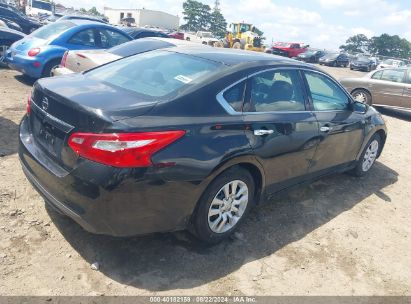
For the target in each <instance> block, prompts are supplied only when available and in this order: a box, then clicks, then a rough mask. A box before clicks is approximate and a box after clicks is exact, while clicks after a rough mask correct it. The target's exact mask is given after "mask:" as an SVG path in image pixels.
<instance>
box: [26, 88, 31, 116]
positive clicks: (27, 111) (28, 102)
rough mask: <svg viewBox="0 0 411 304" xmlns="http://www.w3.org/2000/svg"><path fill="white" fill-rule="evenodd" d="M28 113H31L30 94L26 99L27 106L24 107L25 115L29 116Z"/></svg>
mask: <svg viewBox="0 0 411 304" xmlns="http://www.w3.org/2000/svg"><path fill="white" fill-rule="evenodd" d="M30 112H31V93H30V94H29V97H28V98H27V106H26V113H27V115H30Z"/></svg>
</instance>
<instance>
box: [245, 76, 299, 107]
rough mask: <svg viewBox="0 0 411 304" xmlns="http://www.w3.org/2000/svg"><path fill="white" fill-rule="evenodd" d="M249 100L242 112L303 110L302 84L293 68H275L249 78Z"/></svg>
mask: <svg viewBox="0 0 411 304" xmlns="http://www.w3.org/2000/svg"><path fill="white" fill-rule="evenodd" d="M249 84H250V101H249V102H248V103H247V104H246V105H245V106H244V112H272V111H275V112H278V111H305V102H304V94H303V86H302V82H301V78H300V75H299V73H298V72H297V71H295V70H283V71H281V70H275V71H268V72H263V73H260V74H258V75H256V76H253V77H251V78H250V79H249Z"/></svg>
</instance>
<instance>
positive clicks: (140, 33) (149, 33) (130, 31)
mask: <svg viewBox="0 0 411 304" xmlns="http://www.w3.org/2000/svg"><path fill="white" fill-rule="evenodd" d="M118 28H119V29H121V30H122V31H124V32H125V33H127V35H129V36H131V38H133V39H141V38H148V37H160V38H169V37H168V35H166V34H165V33H163V32H161V31H159V30H153V29H147V28H139V27H126V26H124V27H118Z"/></svg>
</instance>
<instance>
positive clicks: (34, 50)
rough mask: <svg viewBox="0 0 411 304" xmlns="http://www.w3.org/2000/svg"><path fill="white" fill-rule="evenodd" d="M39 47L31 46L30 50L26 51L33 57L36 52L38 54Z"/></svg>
mask: <svg viewBox="0 0 411 304" xmlns="http://www.w3.org/2000/svg"><path fill="white" fill-rule="evenodd" d="M40 51H41V50H40V48H32V49H30V51H29V52H28V53H27V54H28V55H29V56H30V57H35V56H37V55H38V54H40Z"/></svg>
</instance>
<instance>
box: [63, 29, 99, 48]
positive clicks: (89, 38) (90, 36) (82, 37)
mask: <svg viewBox="0 0 411 304" xmlns="http://www.w3.org/2000/svg"><path fill="white" fill-rule="evenodd" d="M69 43H71V44H77V45H85V46H95V45H96V42H95V39H94V31H93V30H92V29H88V30H84V31H81V32H78V33H77V34H74V35H73V37H71V39H70V40H69Z"/></svg>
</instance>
